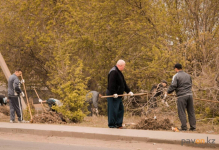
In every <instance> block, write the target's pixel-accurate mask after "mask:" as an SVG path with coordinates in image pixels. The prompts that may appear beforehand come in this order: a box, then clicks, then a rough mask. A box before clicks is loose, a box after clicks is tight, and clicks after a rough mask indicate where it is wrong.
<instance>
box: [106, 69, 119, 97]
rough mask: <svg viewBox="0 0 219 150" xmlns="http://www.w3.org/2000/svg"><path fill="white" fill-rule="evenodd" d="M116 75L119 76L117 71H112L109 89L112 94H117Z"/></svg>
mask: <svg viewBox="0 0 219 150" xmlns="http://www.w3.org/2000/svg"><path fill="white" fill-rule="evenodd" d="M116 76H117V73H116V71H111V72H110V74H109V89H108V90H109V91H110V93H111V94H117V89H116V88H117V87H116V85H117V84H116V82H117V81H116Z"/></svg>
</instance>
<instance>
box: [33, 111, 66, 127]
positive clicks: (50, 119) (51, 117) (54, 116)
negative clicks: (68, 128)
mask: <svg viewBox="0 0 219 150" xmlns="http://www.w3.org/2000/svg"><path fill="white" fill-rule="evenodd" d="M33 123H48V124H66V121H65V120H64V119H63V117H62V115H61V114H58V113H56V112H53V111H49V112H44V113H42V114H40V115H35V116H33Z"/></svg>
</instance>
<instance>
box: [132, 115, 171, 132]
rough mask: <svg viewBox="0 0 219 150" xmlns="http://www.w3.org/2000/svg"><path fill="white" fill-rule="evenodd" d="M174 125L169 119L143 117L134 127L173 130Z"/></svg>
mask: <svg viewBox="0 0 219 150" xmlns="http://www.w3.org/2000/svg"><path fill="white" fill-rule="evenodd" d="M172 126H173V124H172V123H170V120H169V119H163V120H157V119H154V118H145V119H142V120H141V121H140V122H139V123H138V124H137V125H135V126H134V127H133V129H143V130H171V127H172Z"/></svg>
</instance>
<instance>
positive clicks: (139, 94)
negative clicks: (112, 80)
mask: <svg viewBox="0 0 219 150" xmlns="http://www.w3.org/2000/svg"><path fill="white" fill-rule="evenodd" d="M147 94H148V93H137V94H134V95H133V96H142V95H147ZM118 96H131V95H130V94H122V95H118ZM109 97H114V95H108V96H101V98H109Z"/></svg>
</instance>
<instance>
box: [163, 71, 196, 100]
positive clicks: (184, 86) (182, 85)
mask: <svg viewBox="0 0 219 150" xmlns="http://www.w3.org/2000/svg"><path fill="white" fill-rule="evenodd" d="M173 91H176V95H177V96H184V95H192V78H191V77H190V75H189V74H187V73H185V72H184V71H179V72H178V73H177V74H175V75H174V76H173V79H172V83H171V85H170V87H169V89H168V91H167V93H168V94H170V93H172V92H173Z"/></svg>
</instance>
